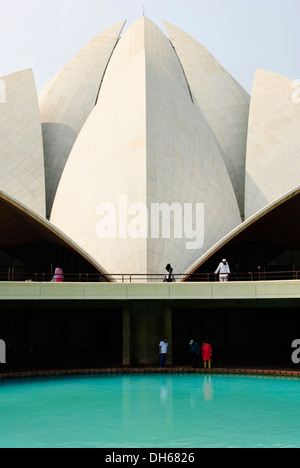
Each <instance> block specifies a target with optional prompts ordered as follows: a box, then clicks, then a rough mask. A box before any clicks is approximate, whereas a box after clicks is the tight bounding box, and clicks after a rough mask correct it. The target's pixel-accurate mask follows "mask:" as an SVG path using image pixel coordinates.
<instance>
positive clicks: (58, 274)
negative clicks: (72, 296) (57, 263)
mask: <svg viewBox="0 0 300 468" xmlns="http://www.w3.org/2000/svg"><path fill="white" fill-rule="evenodd" d="M63 281H64V272H63V270H62V268H55V273H54V276H53V278H52V281H51V283H62V282H63Z"/></svg>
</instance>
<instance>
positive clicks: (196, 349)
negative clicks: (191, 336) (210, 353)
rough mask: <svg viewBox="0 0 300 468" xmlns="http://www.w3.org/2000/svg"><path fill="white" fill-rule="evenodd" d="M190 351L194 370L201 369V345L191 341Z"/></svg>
mask: <svg viewBox="0 0 300 468" xmlns="http://www.w3.org/2000/svg"><path fill="white" fill-rule="evenodd" d="M189 349H190V353H191V354H192V365H193V368H194V369H196V368H197V367H200V363H199V354H200V351H201V348H200V345H199V344H198V343H197V342H196V341H194V340H191V341H190V348H189Z"/></svg>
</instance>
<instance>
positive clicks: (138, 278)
mask: <svg viewBox="0 0 300 468" xmlns="http://www.w3.org/2000/svg"><path fill="white" fill-rule="evenodd" d="M52 278H53V274H52V275H51V273H24V272H20V271H16V270H15V269H13V268H12V269H9V270H8V271H7V270H6V271H2V272H1V271H0V281H2V282H6V281H7V282H35V283H49V282H51V280H52ZM165 278H166V275H165V274H131V273H127V274H124V273H123V274H121V273H117V274H113V273H110V274H109V275H108V276H107V278H105V277H104V276H103V275H101V274H100V273H64V282H70V283H105V282H108V281H111V282H118V283H162V282H164V281H165ZM284 280H289V281H293V280H300V271H298V270H294V271H269V272H267V271H265V272H259V273H258V272H256V273H252V272H248V273H231V274H230V275H229V281H230V282H240V281H248V282H253V281H284ZM218 281H219V276H218V275H215V274H214V273H194V274H192V275H190V274H189V275H187V274H174V275H173V282H201V283H212V282H218Z"/></svg>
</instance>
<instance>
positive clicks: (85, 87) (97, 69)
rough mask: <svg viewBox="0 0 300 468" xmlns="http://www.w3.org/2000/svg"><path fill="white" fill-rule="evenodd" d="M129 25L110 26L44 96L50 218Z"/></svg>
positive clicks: (43, 93)
mask: <svg viewBox="0 0 300 468" xmlns="http://www.w3.org/2000/svg"><path fill="white" fill-rule="evenodd" d="M124 24H125V22H124V21H122V22H120V23H118V24H116V25H115V26H112V27H110V28H109V29H107V30H106V31H104V32H103V33H102V34H100V35H99V36H98V37H96V38H95V39H94V40H93V41H91V42H90V43H89V44H88V45H87V46H86V47H84V48H83V49H82V50H81V51H80V52H79V53H78V54H77V55H76V56H75V57H74V58H73V59H72V60H71V62H70V63H69V64H68V65H67V66H66V67H65V68H64V69H63V70H62V71H61V72H60V73H59V74H58V75H57V76H56V77H55V78H53V80H51V82H50V83H49V84H48V85H47V86H46V88H45V89H44V90H43V91H42V92H41V93H40V96H39V100H40V109H41V120H42V128H43V139H44V151H45V171H46V195H47V215H49V214H50V212H51V208H52V204H53V200H54V197H55V194H56V190H57V186H58V183H59V181H60V178H61V175H62V172H63V170H64V167H65V164H66V161H67V160H68V157H69V154H70V152H71V150H72V148H73V145H74V143H75V141H76V139H77V137H78V135H79V133H80V131H81V129H82V127H83V125H84V123H85V122H86V119H87V118H88V116H89V115H90V113H91V111H92V110H93V108H94V106H95V103H96V100H97V96H98V92H99V88H100V84H101V81H102V78H103V74H104V72H105V69H106V66H107V63H108V61H109V58H110V56H111V54H112V52H113V49H114V47H115V45H116V43H117V41H118V38H119V36H120V33H121V31H122V29H123V27H124Z"/></svg>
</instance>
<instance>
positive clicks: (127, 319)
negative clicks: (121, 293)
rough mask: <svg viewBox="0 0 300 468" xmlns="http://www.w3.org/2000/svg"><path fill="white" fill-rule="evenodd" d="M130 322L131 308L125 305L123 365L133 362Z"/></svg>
mask: <svg viewBox="0 0 300 468" xmlns="http://www.w3.org/2000/svg"><path fill="white" fill-rule="evenodd" d="M130 322H131V320H130V308H129V307H125V308H124V310H123V366H130V364H131V352H130V350H131V342H130V335H131V333H130V331H131V330H130V329H131V323H130Z"/></svg>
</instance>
